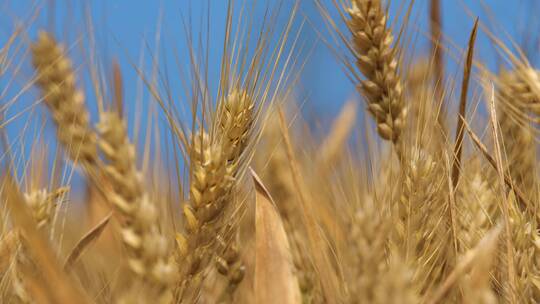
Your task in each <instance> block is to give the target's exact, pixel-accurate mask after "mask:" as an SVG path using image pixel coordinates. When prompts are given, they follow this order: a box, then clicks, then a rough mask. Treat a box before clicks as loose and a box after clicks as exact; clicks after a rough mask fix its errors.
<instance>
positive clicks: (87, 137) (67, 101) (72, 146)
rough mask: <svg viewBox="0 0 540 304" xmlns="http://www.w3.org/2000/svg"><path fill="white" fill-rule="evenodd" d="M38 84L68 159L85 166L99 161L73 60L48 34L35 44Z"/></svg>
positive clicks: (34, 60) (33, 51)
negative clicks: (78, 86)
mask: <svg viewBox="0 0 540 304" xmlns="http://www.w3.org/2000/svg"><path fill="white" fill-rule="evenodd" d="M32 63H33V65H34V68H35V70H36V73H37V76H36V83H37V85H38V86H39V87H40V89H41V93H42V95H43V100H44V102H45V104H46V105H47V107H48V108H49V110H50V111H51V114H52V117H53V120H54V122H55V123H56V126H57V131H56V134H57V137H58V140H59V141H60V143H61V144H62V145H63V147H64V149H65V150H66V152H67V154H68V156H69V158H70V159H71V160H73V161H77V160H78V161H80V162H81V163H83V164H92V163H94V162H95V160H96V159H97V147H96V136H95V134H94V132H92V131H91V129H90V125H89V114H88V111H87V109H86V107H85V104H84V94H83V93H82V92H81V91H80V90H78V89H77V88H76V85H75V74H74V72H73V67H72V64H71V60H70V59H69V58H68V57H67V56H66V54H65V50H64V47H63V46H61V45H60V44H58V43H57V42H56V40H55V39H54V38H53V37H52V36H51V35H50V34H49V33H46V32H40V33H39V37H38V39H37V41H36V42H34V43H33V44H32Z"/></svg>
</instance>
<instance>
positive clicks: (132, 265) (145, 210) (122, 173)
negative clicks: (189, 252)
mask: <svg viewBox="0 0 540 304" xmlns="http://www.w3.org/2000/svg"><path fill="white" fill-rule="evenodd" d="M97 130H98V132H99V134H100V137H99V141H98V144H99V147H100V150H101V152H102V154H103V156H104V159H105V164H104V165H103V168H102V172H103V174H104V176H105V177H106V178H107V181H108V182H109V183H110V189H106V190H105V191H104V192H105V196H106V198H107V200H108V201H109V202H110V203H111V204H112V205H113V206H114V208H115V209H116V210H117V211H118V213H119V214H120V215H121V218H122V219H123V221H122V227H121V233H120V234H121V238H122V240H123V242H124V244H125V245H126V251H127V254H128V259H127V264H128V266H129V269H130V270H131V271H132V272H133V273H134V274H135V275H136V277H137V278H136V279H135V280H133V283H132V285H131V287H132V290H128V291H127V292H126V293H125V294H124V295H123V296H122V298H121V299H120V302H122V303H130V301H132V300H133V299H131V298H130V296H133V295H135V294H136V295H138V296H139V297H140V296H143V297H144V299H145V300H146V301H158V302H157V303H167V302H169V301H170V299H171V296H172V293H171V288H170V287H171V284H172V283H173V282H174V280H175V276H176V274H177V270H176V266H175V265H174V263H173V261H172V259H170V252H169V249H168V245H167V239H166V238H165V237H164V236H163V235H162V233H161V231H160V228H159V222H158V221H159V210H158V208H157V206H156V204H155V203H154V202H153V201H152V200H151V198H150V195H149V194H148V193H147V192H146V191H145V190H144V189H145V186H144V181H143V175H142V173H141V172H140V171H139V170H138V169H137V162H136V153H135V147H134V146H133V144H131V143H130V141H129V137H128V134H127V130H126V123H125V121H124V120H123V119H122V118H121V117H120V116H119V115H118V114H117V113H115V112H105V113H102V115H101V119H100V122H99V124H98V125H97Z"/></svg>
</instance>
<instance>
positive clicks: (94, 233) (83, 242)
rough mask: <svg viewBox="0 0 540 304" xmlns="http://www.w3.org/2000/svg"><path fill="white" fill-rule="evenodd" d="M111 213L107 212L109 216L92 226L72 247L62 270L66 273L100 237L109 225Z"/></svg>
mask: <svg viewBox="0 0 540 304" xmlns="http://www.w3.org/2000/svg"><path fill="white" fill-rule="evenodd" d="M111 216H112V212H109V214H108V215H107V216H106V217H105V218H104V219H103V220H101V222H99V223H98V224H97V225H96V226H94V227H93V228H92V229H90V231H88V232H87V233H86V234H85V235H84V236H83V237H82V238H81V239H80V240H79V241H78V242H77V244H76V245H75V247H73V249H72V250H71V253H70V254H69V256H68V258H67V259H66V262H65V263H64V270H65V271H66V272H68V271H69V270H70V269H71V267H73V265H74V264H75V263H76V262H77V261H78V260H79V258H80V257H81V256H82V254H83V253H84V252H85V251H86V249H88V248H89V247H90V246H91V245H92V244H93V243H94V242H95V241H96V240H97V239H98V238H99V236H100V235H101V233H102V232H103V230H105V227H107V224H109V221H110V219H111Z"/></svg>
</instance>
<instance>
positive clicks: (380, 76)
mask: <svg viewBox="0 0 540 304" xmlns="http://www.w3.org/2000/svg"><path fill="white" fill-rule="evenodd" d="M347 12H348V13H349V15H350V19H349V20H348V26H349V29H350V30H351V32H352V46H353V48H354V55H355V58H356V66H357V67H358V70H359V71H360V72H361V73H362V74H363V75H364V77H365V79H363V80H360V83H359V85H358V90H359V91H360V92H361V93H362V94H363V95H364V97H365V99H366V101H367V108H368V110H369V112H370V113H371V114H372V115H373V117H374V119H375V121H376V123H377V131H378V133H379V135H380V136H381V137H382V138H384V139H386V140H391V141H393V142H397V141H398V139H399V137H400V135H401V133H402V131H403V128H404V124H405V120H406V116H407V109H406V106H405V104H404V101H403V94H402V83H401V78H400V76H399V75H398V71H397V68H398V60H397V59H396V52H395V49H394V47H393V46H392V44H393V40H394V38H393V36H392V33H391V31H390V29H388V28H387V14H386V12H385V11H384V10H383V8H382V5H381V1H380V0H352V1H351V6H350V8H349V9H347Z"/></svg>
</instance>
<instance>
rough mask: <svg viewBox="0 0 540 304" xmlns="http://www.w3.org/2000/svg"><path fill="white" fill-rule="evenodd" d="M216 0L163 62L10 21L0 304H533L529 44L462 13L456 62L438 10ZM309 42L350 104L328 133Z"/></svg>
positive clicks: (535, 206)
mask: <svg viewBox="0 0 540 304" xmlns="http://www.w3.org/2000/svg"><path fill="white" fill-rule="evenodd" d="M223 1H224V2H226V3H227V5H226V6H227V10H226V12H225V14H226V18H224V22H217V21H216V20H215V19H212V18H211V17H210V16H206V19H205V18H202V19H201V20H196V21H194V20H192V19H191V18H190V17H186V16H184V18H185V19H182V20H183V21H184V22H183V23H182V24H183V27H184V28H185V33H186V35H185V36H186V37H184V39H185V41H186V42H187V45H188V48H187V49H185V50H182V54H183V55H184V56H183V57H184V58H183V59H185V60H186V62H188V64H185V65H182V64H180V63H178V66H177V67H163V66H162V65H159V64H157V63H156V64H151V65H150V66H146V65H143V64H140V62H138V61H137V59H133V58H130V59H129V60H127V61H128V62H129V64H120V63H119V61H117V60H116V59H114V58H115V56H116V57H121V56H126V57H127V55H125V54H122V53H120V54H114V56H109V55H107V56H102V54H103V53H104V52H105V51H103V50H102V49H100V45H99V44H95V43H94V42H95V39H96V36H95V35H94V34H95V33H98V30H97V29H98V28H99V20H92V19H91V18H89V19H88V21H86V22H87V25H86V30H85V31H86V32H85V34H83V35H81V36H80V37H78V39H75V40H71V39H69V38H65V39H63V38H62V37H69V35H68V36H66V35H62V34H61V33H57V32H55V31H54V30H51V27H47V26H43V27H41V28H38V29H37V31H36V33H35V34H34V33H33V31H30V27H35V26H36V25H35V24H34V21H33V20H34V19H33V18H34V17H31V18H29V20H20V21H21V22H17V23H14V26H13V30H12V31H11V32H10V33H9V35H8V37H7V39H3V43H4V44H3V45H1V46H0V47H1V49H0V83H1V84H2V86H4V87H3V88H2V90H1V92H2V93H0V99H1V109H2V110H1V111H0V114H1V116H0V118H1V124H0V131H1V132H2V133H1V135H2V138H1V147H2V154H1V158H0V160H1V165H2V168H3V169H2V174H1V179H0V200H1V202H2V205H1V208H0V224H1V225H0V274H1V275H0V277H1V280H0V299H1V300H0V302H1V303H61V304H68V303H69V304H72V303H125V304H131V303H134V304H135V303H141V304H143V303H159V304H165V303H262V304H270V303H280V304H301V303H378V304H383V303H384V304H386V303H395V304H398V303H403V304H412V303H426V304H436V303H467V304H477V303H478V304H494V303H540V181H539V179H538V168H537V167H536V164H537V163H538V157H537V155H536V154H537V148H538V147H537V136H536V135H537V134H538V133H537V131H539V130H540V128H539V123H540V70H538V69H536V68H535V66H534V60H532V59H531V58H534V54H537V53H538V52H540V44H538V43H537V41H536V40H535V39H537V38H538V37H536V36H535V33H534V30H530V31H528V32H527V34H526V35H528V36H525V40H524V41H529V42H530V41H536V44H537V45H536V46H534V45H533V46H532V47H531V45H524V44H520V43H519V41H517V40H518V39H517V38H516V39H512V37H510V38H511V39H508V35H507V33H505V32H503V31H501V30H499V29H500V28H499V27H497V26H495V25H497V20H491V19H489V18H488V19H487V20H483V19H480V18H478V17H477V15H475V13H474V12H472V11H468V10H467V8H466V7H463V8H462V9H463V12H462V13H461V14H462V15H461V18H463V20H467V24H471V26H470V29H469V32H468V33H462V35H463V36H464V38H466V41H467V42H466V44H463V45H458V44H457V43H455V42H454V41H452V39H450V38H449V37H448V36H447V35H446V34H445V28H444V27H443V26H442V24H443V23H442V21H441V2H444V1H440V0H425V1H424V4H427V5H426V8H428V10H426V11H424V12H423V13H422V14H420V15H417V14H413V13H411V12H413V8H414V7H415V5H417V3H416V2H421V1H416V2H415V1H409V0H403V1H399V0H394V1H389V2H388V1H384V0H333V1H324V0H306V2H310V4H311V5H312V7H313V8H314V11H315V12H316V17H312V16H307V14H306V13H305V12H303V11H302V10H303V7H304V6H303V5H304V4H305V3H304V0H302V1H300V0H298V1H296V0H294V1H293V0H291V3H292V5H291V6H290V8H291V9H290V10H289V9H283V8H282V7H281V6H280V5H281V4H283V3H284V2H283V1H275V2H276V3H272V1H269V2H270V4H268V6H267V7H266V11H265V15H264V18H261V20H262V21H261V20H256V19H257V18H258V17H257V16H256V15H255V13H254V10H253V11H250V5H251V1H250V0H246V1H233V0H223ZM478 1H480V0H478ZM38 2H39V1H38ZM43 2H46V1H43ZM209 2H211V1H209ZM480 2H482V1H480ZM61 5H63V4H61ZM484 5H485V6H486V7H489V5H490V2H489V1H487V2H485V3H484ZM394 6H397V7H398V8H397V9H396V8H395V7H394ZM390 7H392V9H390ZM40 14H45V13H44V12H43V11H41V10H40V9H36V10H35V12H33V13H32V16H34V15H35V16H38V15H40ZM530 14H531V16H532V17H537V16H535V15H538V13H535V12H534V9H533V8H532V6H531V12H530ZM36 18H37V17H36ZM313 18H315V19H317V20H318V21H314V20H313ZM420 18H422V20H425V21H427V24H428V25H427V27H426V28H420V26H419V22H418V19H420ZM194 19H196V18H194ZM6 20H9V19H6ZM278 20H282V21H281V22H278ZM283 20H284V21H283ZM255 21H260V22H255ZM199 22H200V23H201V24H204V23H207V25H206V31H208V32H206V33H204V31H202V32H200V33H195V34H193V32H192V29H193V28H195V25H196V24H197V23H199ZM255 24H256V25H255ZM305 29H309V30H311V31H313V32H314V33H316V36H317V39H318V41H319V43H320V45H322V46H323V47H324V48H326V49H327V50H328V51H329V52H331V53H332V54H333V59H334V61H333V63H332V64H333V69H335V70H339V71H341V72H343V74H345V75H346V77H347V78H348V81H349V82H350V85H352V86H354V88H355V90H356V91H355V95H354V96H353V97H351V98H350V100H348V101H342V102H343V106H342V108H341V110H340V112H339V113H338V114H337V115H336V116H335V117H316V118H312V117H310V115H309V114H307V113H308V111H307V110H306V109H310V98H309V97H307V98H300V97H299V96H300V94H297V92H298V91H299V90H301V89H302V88H301V87H302V85H301V82H300V81H299V79H300V78H301V76H302V74H303V73H304V67H305V66H306V64H307V63H308V62H309V60H310V59H309V55H308V56H305V54H306V52H305V51H306V49H308V52H307V53H309V46H306V44H305V43H304V42H303V41H302V35H301V32H302V31H303V30H305ZM210 31H221V32H222V33H223V35H224V38H223V43H222V44H219V45H218V46H219V47H218V48H217V49H219V52H220V57H219V58H220V60H219V63H218V64H215V63H214V62H213V61H212V60H209V53H210V52H211V51H212V50H215V49H216V47H215V46H210V42H209V41H208V40H207V39H208V37H210V36H208V35H209V34H208V33H209V32H210ZM479 35H481V36H482V37H484V39H487V40H488V41H489V47H490V48H491V49H492V50H493V52H494V53H496V54H497V56H498V59H499V60H498V62H497V66H496V67H495V68H494V67H493V65H492V64H489V63H487V62H486V61H485V58H486V56H487V55H486V54H484V53H483V52H485V48H479V47H478V43H477V40H478V36H479ZM419 36H421V37H423V38H425V39H426V41H428V42H429V43H428V51H427V52H417V51H415V43H416V41H417V40H418V37H419ZM154 38H155V39H156V41H157V40H159V39H164V40H167V39H175V38H174V37H170V36H167V35H164V37H154ZM85 43H88V44H85ZM531 43H533V44H534V42H531ZM143 49H144V50H145V51H146V52H148V53H149V54H151V56H150V57H151V58H152V62H154V59H155V62H158V61H159V60H160V59H159V58H158V57H159V56H160V54H162V52H161V50H160V49H158V48H157V47H156V49H153V45H149V44H148V45H144V47H143ZM179 54H180V51H179ZM179 57H180V56H179ZM450 61H451V62H453V65H454V67H455V68H456V71H457V72H452V71H449V70H448V69H447V67H448V62H450ZM122 62H123V63H125V62H126V60H123V61H122ZM169 68H170V70H169ZM128 70H129V71H131V74H129V75H133V74H134V75H136V76H135V78H134V77H125V75H126V74H127V71H128ZM173 70H174V72H172V71H173ZM170 76H176V80H177V82H173V81H171V80H170V78H169V77H170ZM214 78H217V81H216V84H214V83H212V81H211V80H209V79H214ZM131 82H136V83H131ZM135 87H136V88H137V89H136V90H137V93H136V94H137V96H138V97H137V99H139V98H140V99H141V100H142V99H146V100H148V101H147V102H139V101H140V100H139V101H136V100H131V98H127V97H126V96H132V95H133V94H131V93H132V92H126V91H129V90H132V89H133V88H135ZM178 91H181V92H182V93H181V94H180V95H177V92H178ZM126 93H127V94H126ZM319 114H321V113H319ZM323 114H324V113H323ZM313 119H315V120H318V121H324V122H328V121H330V122H331V123H328V124H327V126H326V124H325V123H323V126H322V127H319V128H318V127H316V126H314V124H313V123H312V122H313ZM13 125H17V126H20V128H19V127H17V128H16V130H15V131H13V130H11V131H8V129H10V128H12V129H13ZM49 133H50V134H49Z"/></svg>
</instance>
